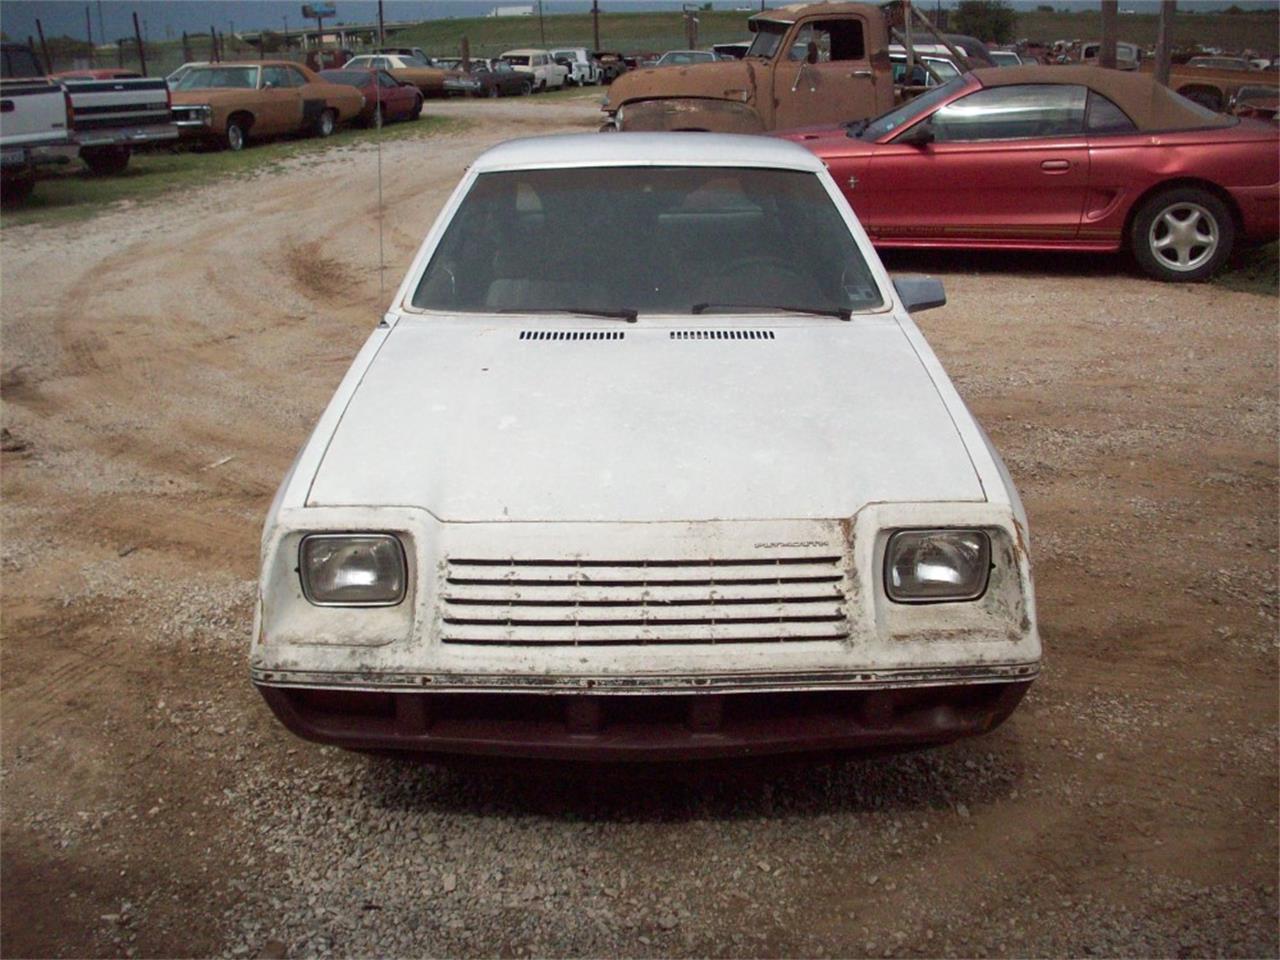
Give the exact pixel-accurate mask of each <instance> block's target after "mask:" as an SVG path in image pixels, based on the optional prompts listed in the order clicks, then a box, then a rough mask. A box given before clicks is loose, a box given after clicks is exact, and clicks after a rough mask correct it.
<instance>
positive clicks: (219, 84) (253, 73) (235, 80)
mask: <svg viewBox="0 0 1280 960" xmlns="http://www.w3.org/2000/svg"><path fill="white" fill-rule="evenodd" d="M257 86H258V68H257V67H193V68H192V69H191V70H190V71H188V72H187V75H186V76H184V77H183V78H182V79H180V80H179V81H178V85H177V88H176V89H178V90H216V89H221V88H224V87H230V88H237V89H244V90H252V89H254V88H255V87H257Z"/></svg>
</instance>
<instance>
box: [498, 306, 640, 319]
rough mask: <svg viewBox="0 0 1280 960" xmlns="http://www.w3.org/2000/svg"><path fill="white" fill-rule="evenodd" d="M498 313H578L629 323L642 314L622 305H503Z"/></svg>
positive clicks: (584, 315)
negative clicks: (612, 307) (615, 307)
mask: <svg viewBox="0 0 1280 960" xmlns="http://www.w3.org/2000/svg"><path fill="white" fill-rule="evenodd" d="M495 312H496V313H576V314H578V315H579V316H583V317H604V318H605V319H607V320H625V321H627V323H635V322H636V317H638V316H640V314H639V312H638V311H635V310H632V309H631V308H630V307H622V308H620V309H618V310H592V309H590V308H589V307H532V308H530V307H503V308H502V309H501V310H497V311H495Z"/></svg>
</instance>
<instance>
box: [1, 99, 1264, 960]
mask: <svg viewBox="0 0 1280 960" xmlns="http://www.w3.org/2000/svg"><path fill="white" fill-rule="evenodd" d="M435 109H438V110H440V111H442V112H450V113H457V114H464V115H467V116H469V117H471V118H472V120H473V125H472V126H471V127H469V128H468V129H467V130H466V131H465V132H462V133H458V134H454V135H448V136H443V137H439V138H437V139H433V140H426V141H400V142H395V143H391V144H388V146H387V149H386V150H385V151H384V153H383V157H382V163H383V169H384V174H385V176H386V184H385V195H386V212H385V217H386V227H387V256H388V263H389V268H388V271H387V274H386V286H387V288H388V290H389V288H390V287H392V286H393V285H394V284H395V282H397V281H398V280H399V278H400V275H401V273H402V272H403V270H404V269H405V267H406V266H407V264H408V262H409V259H410V258H411V256H412V253H413V252H414V250H415V248H416V245H417V244H418V242H419V241H420V239H421V237H422V235H423V234H424V233H425V231H426V229H427V227H428V226H429V224H430V222H431V220H432V218H433V217H434V215H435V212H436V211H437V210H438V209H439V206H440V205H441V203H442V202H443V201H444V199H445V197H446V196H447V194H448V192H449V191H450V190H451V189H452V187H453V186H454V184H455V183H456V182H457V179H458V177H459V176H460V174H461V173H462V171H463V169H464V168H465V166H466V164H467V163H468V162H469V161H470V160H471V159H472V158H473V157H474V156H475V155H476V154H477V153H478V152H479V151H480V150H481V149H483V148H484V147H486V146H488V145H490V144H492V143H494V142H497V141H499V140H501V139H505V138H507V137H510V136H513V135H519V134H522V133H528V132H554V131H561V130H582V129H591V128H593V127H594V126H595V124H596V123H597V118H596V111H595V110H594V98H593V97H591V96H590V95H588V96H584V97H583V98H581V99H562V100H559V101H556V102H548V101H543V102H540V101H538V100H537V99H536V98H531V99H528V100H521V101H512V102H510V103H506V102H501V101H499V102H498V103H495V104H490V103H488V102H450V103H448V104H443V105H436V107H435ZM376 163H377V161H376V157H375V154H374V153H373V152H372V151H371V150H369V149H368V148H358V149H348V150H342V151H337V152H334V153H331V154H326V155H324V156H323V157H320V158H316V157H311V158H307V159H305V160H302V161H298V162H295V163H293V164H291V165H288V166H286V167H285V168H284V169H282V170H279V171H273V172H271V173H270V174H265V175H263V176H260V177H258V178H255V179H253V180H251V181H238V182H231V183H226V184H222V185H216V186H212V187H209V188H206V189H202V190H199V191H195V192H193V193H191V194H189V195H184V196H181V197H175V198H173V199H172V201H168V202H165V203H163V204H159V203H157V204H149V205H143V206H138V207H132V208H121V209H118V210H115V211H112V212H110V213H108V214H106V215H104V216H101V217H99V218H97V219H95V220H92V221H90V222H88V223H84V224H74V225H62V226H56V227H38V226H23V227H18V228H15V227H7V228H5V230H4V233H3V235H2V237H0V254H2V256H0V283H2V289H3V303H2V311H0V314H2V324H3V327H2V333H3V347H4V349H3V396H4V409H3V426H4V429H5V431H6V432H5V434H4V436H3V442H0V457H2V458H3V471H2V473H0V484H2V491H3V506H2V508H0V521H2V523H3V527H2V532H3V545H2V550H0V570H2V571H3V591H4V601H3V613H4V617H3V625H2V630H3V644H2V646H0V692H2V694H3V709H2V710H0V734H2V736H3V743H2V746H0V763H2V769H0V774H2V780H0V797H2V799H3V809H2V810H0V874H2V875H0V880H2V882H3V887H4V897H3V899H2V900H0V952H3V953H4V954H5V955H9V956H49V955H58V956H110V955H120V954H128V955H130V956H135V955H137V956H174V955H211V954H212V955H224V956H232V957H257V956H270V957H283V956H291V957H292V956H313V955H320V956H327V955H334V956H365V955H426V954H429V955H459V956H491V955H502V956H522V955H535V954H536V955H560V956H602V955H620V954H621V955H634V956H650V955H652V956H671V955H680V956H702V955H715V956H728V955H733V956H738V955H790V956H800V955H803V956H826V955H841V956H848V955H866V956H875V957H881V956H915V955H924V956H928V955H958V956H981V957H986V956H1008V955H1060V954H1073V955H1084V954H1095V955H1126V956H1200V955H1231V956H1276V955H1277V953H1280V938H1278V936H1277V907H1278V903H1277V889H1276V878H1277V872H1278V867H1280V862H1278V858H1277V841H1278V839H1280V833H1278V828H1277V800H1276V797H1277V790H1278V788H1280V781H1278V777H1277V770H1278V763H1277V749H1276V748H1277V713H1278V710H1277V698H1276V681H1277V630H1276V627H1277V601H1278V598H1277V575H1276V570H1277V482H1276V478H1277V420H1276V414H1277V375H1276V352H1277V351H1276V330H1277V301H1276V299H1275V298H1274V297H1263V296H1257V295H1254V294H1248V293H1238V292H1231V291H1226V290H1223V289H1221V288H1218V287H1214V286H1193V285H1160V284H1155V283H1152V282H1149V281H1147V280H1145V279H1143V278H1141V277H1140V276H1139V275H1138V274H1137V273H1136V271H1135V270H1134V269H1133V268H1132V267H1130V266H1128V265H1127V264H1126V263H1124V262H1123V261H1122V260H1119V259H1117V258H1107V257H1100V258H1093V257H1064V256H1053V257H1048V256H1030V255H1027V256H996V255H939V254H911V255H906V254H895V255H893V256H890V257H887V258H886V260H887V262H888V263H889V266H890V269H893V270H901V271H927V272H932V273H935V274H938V275H940V276H942V277H943V279H944V280H945V282H946V284H947V288H948V293H949V295H950V305H949V306H947V307H946V308H944V309H942V310H938V311H936V312H931V313H928V314H925V315H923V316H922V317H921V321H922V325H923V326H924V328H925V332H926V334H927V335H928V336H929V337H930V340H931V342H932V343H933V344H934V346H935V348H936V349H937V351H938V353H939V355H940V356H941V358H942V360H943V363H944V364H945V365H946V366H947V367H948V369H949V370H950V371H951V373H952V374H953V376H954V378H955V380H956V383H957V386H958V387H959V389H960V391H961V393H962V394H963V395H964V397H965V399H966V400H967V402H968V403H969V404H970V406H971V407H972V408H973V409H974V411H975V413H976V414H977V415H978V417H979V418H980V419H981V420H982V422H983V423H984V425H985V426H986V428H987V430H988V431H989V432H990V433H991V435H992V437H993V439H994V441H995V443H996V445H997V446H998V447H999V448H1000V450H1001V451H1002V452H1003V454H1004V455H1005V458H1006V460H1007V461H1008V463H1009V466H1010V468H1011V470H1012V472H1013V474H1014V477H1015V480H1016V481H1017V483H1018V485H1019V488H1020V490H1021V492H1022V494H1023V497H1024V499H1025V500H1026V503H1027V507H1028V511H1029V513H1030V517H1031V523H1032V528H1033V536H1034V540H1033V544H1032V552H1033V559H1034V563H1035V571H1036V576H1037V585H1038V589H1039V602H1040V621H1041V627H1042V632H1043V635H1044V639H1045V646H1046V661H1045V674H1044V676H1043V678H1042V679H1041V680H1040V681H1039V682H1038V683H1037V684H1036V686H1035V687H1034V688H1033V690H1032V692H1031V694H1030V695H1029V697H1028V699H1027V700H1026V702H1025V703H1024V704H1023V706H1022V707H1021V708H1019V710H1018V712H1017V713H1016V714H1015V715H1014V717H1013V718H1012V720H1010V721H1009V723H1007V724H1006V725H1005V726H1004V727H1002V728H1000V729H999V730H998V731H996V732H995V733H993V734H992V735H990V736H988V737H986V738H983V739H981V740H974V741H968V742H965V743H961V744H957V745H955V746H952V747H948V748H945V749H939V750H933V751H929V752H925V753H919V754H910V755H903V756H896V757H882V758H870V759H858V760H851V761H847V762H842V763H838V764H827V765H820V766H800V767H788V768H784V769H780V770H772V771H769V772H768V773H763V772H760V771H744V772H743V773H742V774H741V775H739V776H736V777H732V778H718V779H713V780H702V781H690V782H685V781H676V782H670V781H656V780H647V781H640V782H616V781H611V780H603V781H602V780H599V779H598V778H592V777H589V776H583V775H580V774H577V775H574V774H571V773H570V772H568V771H563V770H551V771H547V770H543V771H541V772H540V773H539V774H538V775H536V776H512V775H504V776H499V775H479V774H475V773H470V774H464V773H459V772H452V771H450V770H446V769H442V768H439V767H433V766H417V765H413V764H407V763H402V762H399V761H394V760H385V759H374V758H366V757H361V756H357V755H353V754H347V753H343V752H341V751H337V750H332V749H326V748H319V747H316V746H313V745H309V744H305V743H302V742H299V741H296V740H294V739H293V738H292V737H291V736H290V735H289V734H288V733H287V732H285V731H284V730H283V729H281V728H280V727H279V726H278V724H276V722H275V721H274V719H273V718H272V717H271V716H270V715H269V713H268V711H267V710H266V708H265V707H264V705H263V704H262V703H261V702H260V701H259V699H258V697H257V695H256V694H255V693H254V692H253V690H252V689H251V688H250V686H249V683H248V679H247V668H246V651H247V644H248V636H249V631H250V628H251V621H252V604H253V593H254V577H255V576H256V572H257V571H256V567H257V538H258V534H259V529H260V524H261V520H262V516H263V514H264V512H265V510H266V507H267V505H268V503H269V501H270V498H271V495H272V493H273V492H274V488H275V485H276V483H277V482H278V481H279V478H280V477H281V476H282V475H283V473H284V471H285V469H286V468H287V466H288V464H289V462H290V461H291V460H292V458H293V455H294V453H295V452H296V450H297V449H298V447H299V446H300V445H301V443H302V441H303V440H304V438H305V436H306V434H307V432H308V431H309V430H310V428H311V426H312V424H313V423H314V421H315V419H316V417H317V416H318V415H319V412H320V410H321V409H322V407H323V405H324V403H325V402H326V400H327V399H328V397H329V395H330V394H331V392H332V390H333V388H334V386H335V385H336V383H337V381H338V379H339V378H340V377H341V375H342V373H343V372H344V371H345V369H346V367H347V365H348V363H349V362H350V359H351V357H352V355H353V354H354V352H355V350H356V349H357V348H358V346H359V344H360V343H361V342H362V341H363V339H364V337H365V336H366V335H367V333H368V331H369V329H370V328H371V327H372V325H373V324H374V323H375V322H376V319H377V316H378V313H379V310H380V309H381V308H382V306H383V305H384V304H385V302H386V297H387V296H389V292H388V293H387V294H383V293H381V292H380V290H379V276H378V265H377V239H376V237H377V235H376V226H375V224H376V214H377V207H376V193H375V192H374V187H373V184H374V182H375V181H374V173H375V170H376ZM620 255H623V254H622V252H621V251H620Z"/></svg>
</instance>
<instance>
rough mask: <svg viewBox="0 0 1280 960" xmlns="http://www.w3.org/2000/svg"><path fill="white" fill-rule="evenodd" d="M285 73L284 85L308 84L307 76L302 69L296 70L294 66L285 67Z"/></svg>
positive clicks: (298, 85)
mask: <svg viewBox="0 0 1280 960" xmlns="http://www.w3.org/2000/svg"><path fill="white" fill-rule="evenodd" d="M283 73H284V86H287V87H302V86H306V83H307V78H306V77H304V76H303V75H302V73H301V72H300V71H298V70H295V69H294V68H293V67H285V68H284V70H283Z"/></svg>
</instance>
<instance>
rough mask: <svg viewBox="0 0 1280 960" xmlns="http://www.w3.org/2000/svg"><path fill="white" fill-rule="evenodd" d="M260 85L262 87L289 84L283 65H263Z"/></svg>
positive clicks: (285, 85)
mask: <svg viewBox="0 0 1280 960" xmlns="http://www.w3.org/2000/svg"><path fill="white" fill-rule="evenodd" d="M262 85H263V86H264V87H287V86H289V74H288V71H287V70H285V69H284V68H283V67H263V68H262Z"/></svg>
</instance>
